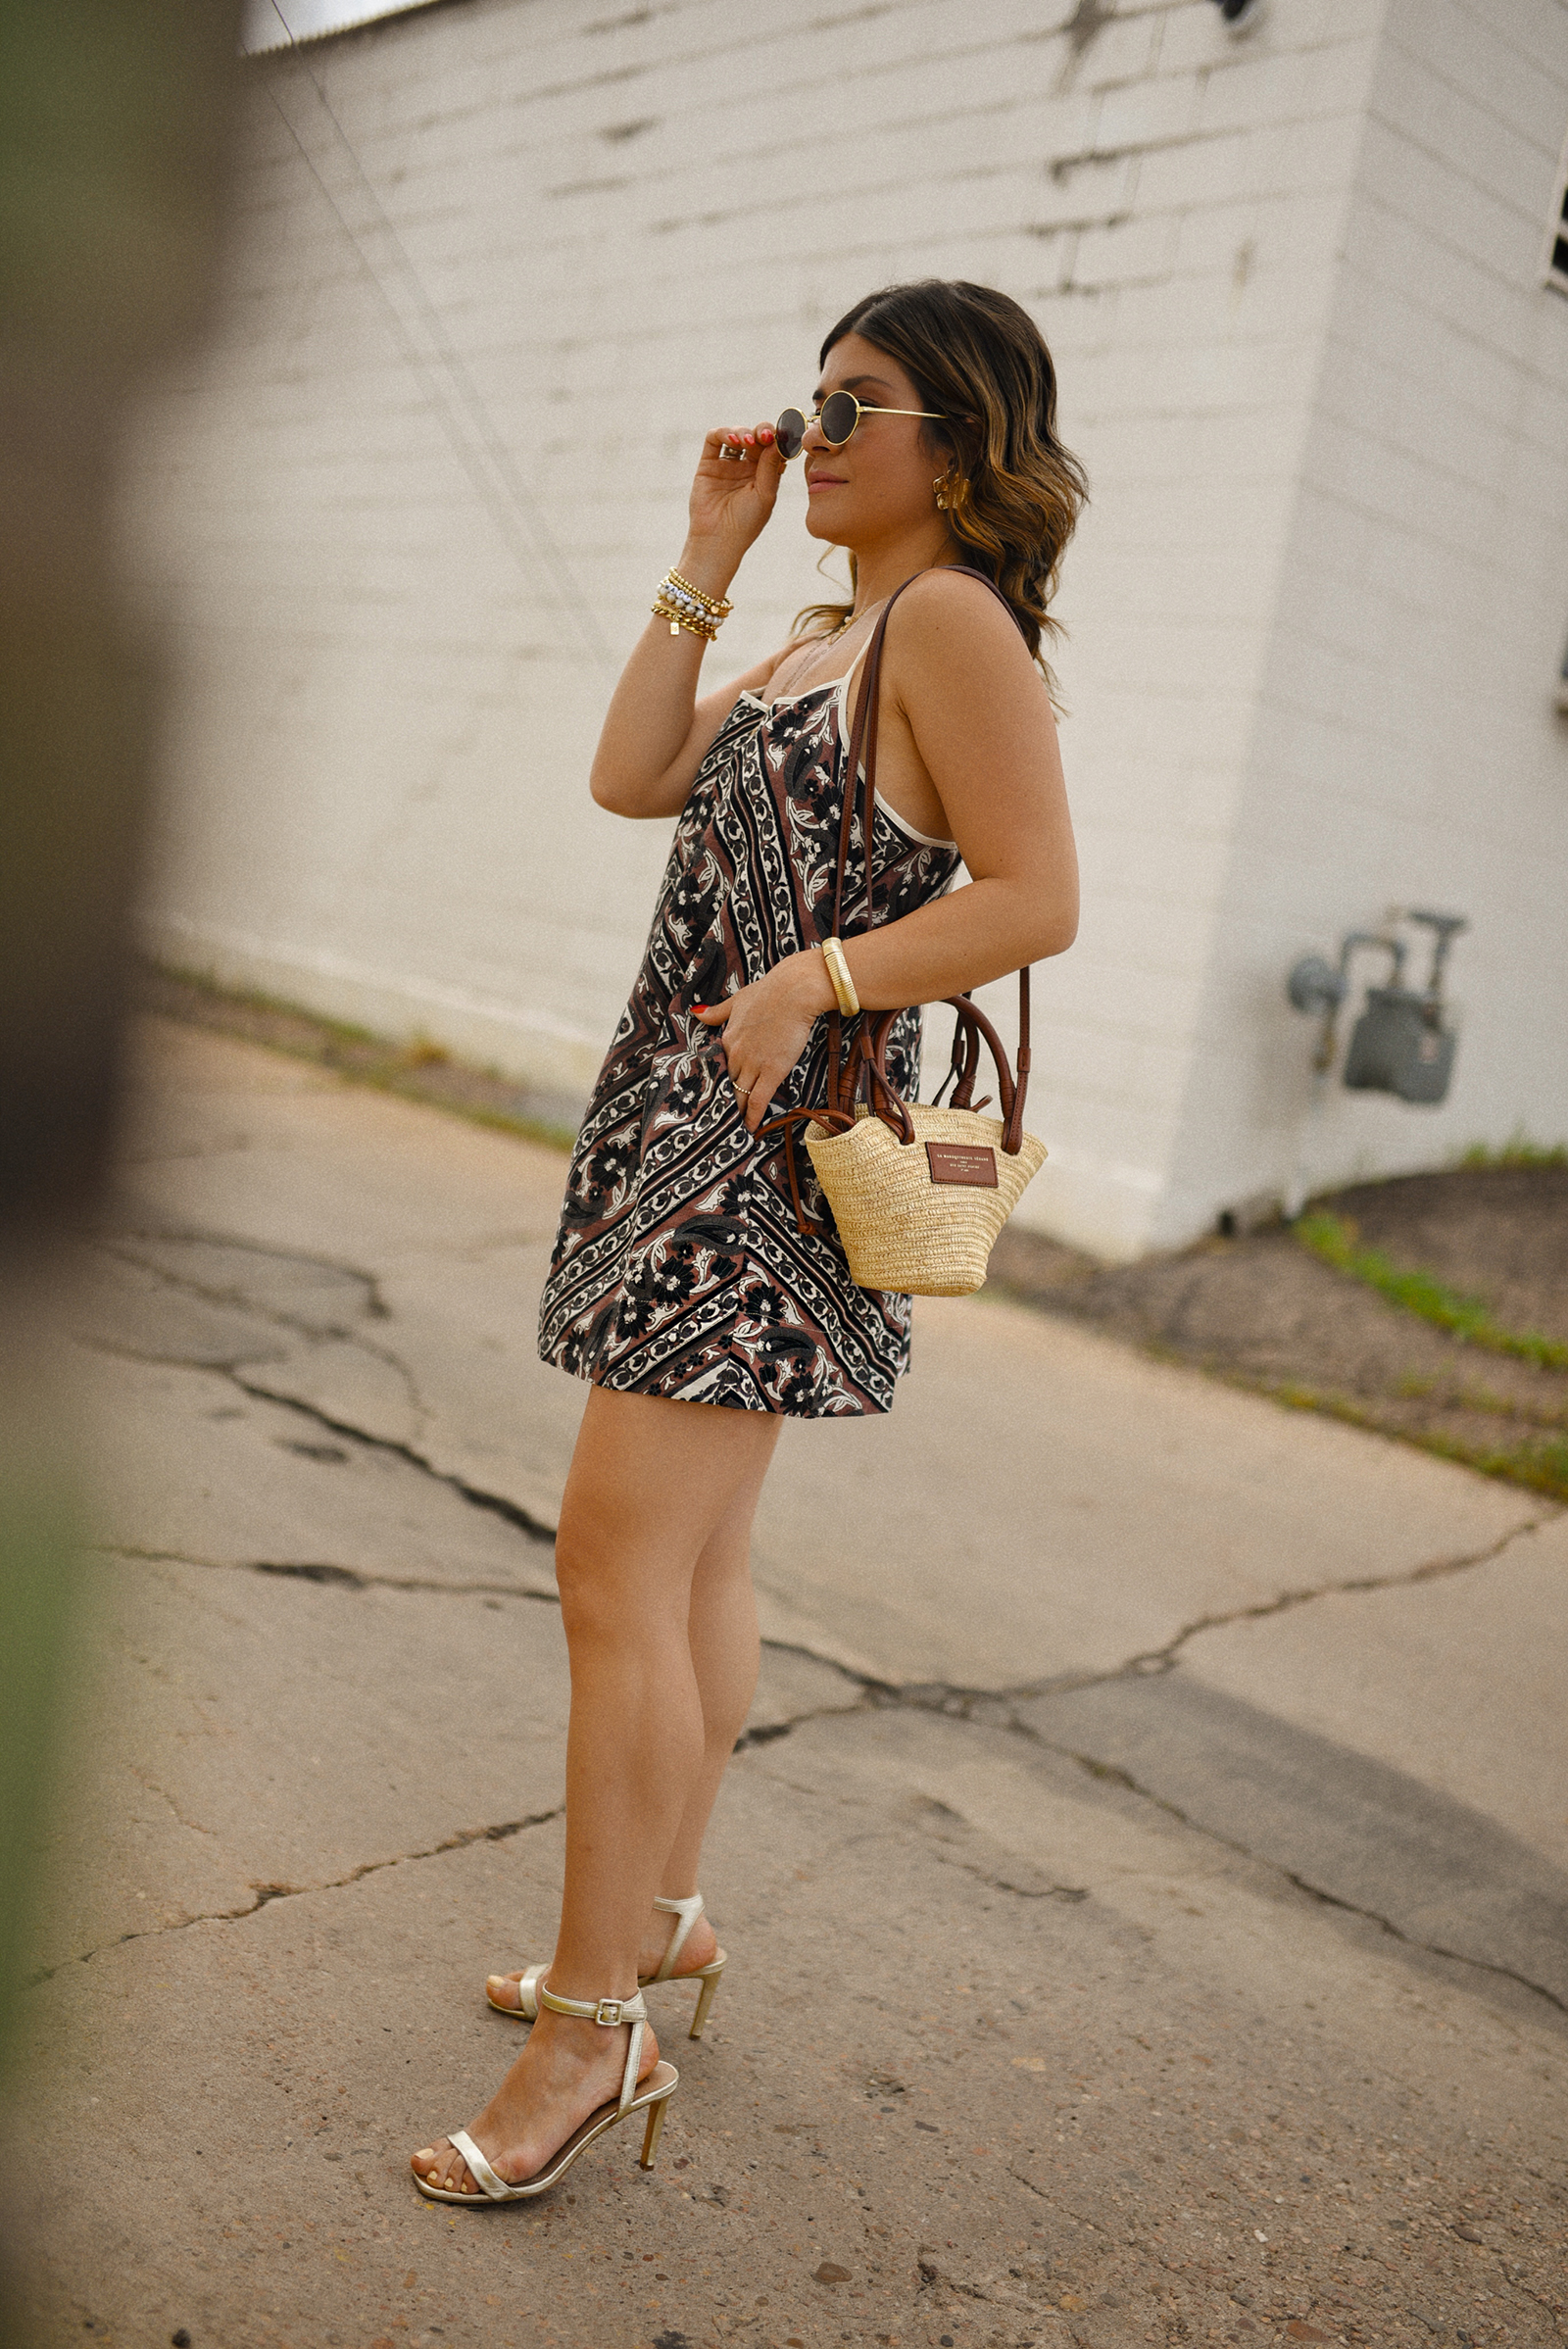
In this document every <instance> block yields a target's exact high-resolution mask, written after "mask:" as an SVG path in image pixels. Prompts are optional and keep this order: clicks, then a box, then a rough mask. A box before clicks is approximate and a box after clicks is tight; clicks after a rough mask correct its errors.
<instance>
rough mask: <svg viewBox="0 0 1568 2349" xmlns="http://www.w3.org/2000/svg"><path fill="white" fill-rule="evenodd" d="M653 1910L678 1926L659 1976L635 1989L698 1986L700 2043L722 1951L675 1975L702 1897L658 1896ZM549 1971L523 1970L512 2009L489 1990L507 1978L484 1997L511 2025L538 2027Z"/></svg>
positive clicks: (695, 2028)
mask: <svg viewBox="0 0 1568 2349" xmlns="http://www.w3.org/2000/svg"><path fill="white" fill-rule="evenodd" d="M654 1906H655V1908H656V1909H662V1911H663V1913H664V1915H665V1916H666V1917H674V1918H677V1919H678V1920H679V1922H678V1923H677V1924H676V1925H675V1927H674V1928H673V1930H672V1932H671V1933H670V1936H669V1946H668V1948H667V1949H666V1950H665V1951H664V1954H663V1956H662V1958H661V1959H660V1961H659V1972H658V1973H657V1974H639V1975H638V1977H637V1987H638V1988H639V1989H640V1990H647V1989H651V1988H652V1987H653V1986H654V1985H655V1984H656V1983H658V1982H697V1983H699V1984H700V1985H701V1986H700V1988H699V1990H698V1993H697V2012H696V2013H695V2014H694V2015H693V2017H692V2028H691V2032H690V2036H691V2037H692V2038H694V2039H700V2038H701V2037H702V2035H703V2026H704V2024H705V2023H706V2022H707V2021H708V2017H709V2014H710V2012H711V2008H712V2004H713V2000H714V1998H715V1996H716V1995H717V1992H718V1978H719V1976H720V1975H721V1974H722V1973H723V1971H724V1967H725V1963H726V1960H725V1956H724V1952H723V1950H722V1949H720V1950H718V1951H717V1952H716V1953H715V1954H714V1955H713V1956H712V1957H711V1958H710V1959H709V1961H708V1963H707V1965H706V1966H699V1967H698V1969H697V1971H696V1973H695V1974H680V1975H677V1974H676V1972H675V1960H676V1959H677V1958H678V1957H679V1956H680V1953H681V1951H682V1950H683V1949H684V1948H685V1946H686V1938H687V1935H688V1934H689V1933H690V1932H691V1930H692V1927H693V1926H694V1925H695V1924H696V1923H697V1920H698V1918H699V1917H700V1916H701V1915H702V1914H703V1896H702V1894H701V1892H694V1893H693V1894H692V1896H691V1898H690V1899H689V1900H665V1899H664V1898H663V1897H662V1896H661V1897H659V1898H657V1899H656V1900H655V1902H654ZM549 1971H550V1962H549V1960H548V1959H547V1960H546V1962H545V1964H544V1965H542V1966H526V1967H524V1969H523V1971H522V1973H521V1975H520V1976H519V1977H518V1980H517V2003H516V2005H515V2006H510V2005H508V2004H507V2002H506V2001H505V2000H504V1999H500V1998H498V1997H497V1996H496V1994H495V1991H494V1990H493V1988H492V1987H491V1984H492V1983H494V1982H501V1983H503V1984H504V1985H505V1986H506V1987H507V1988H509V1989H510V1988H511V1986H512V1981H511V1977H510V1976H509V1975H505V1974H492V1975H491V1977H490V1980H489V1982H486V1983H485V1989H484V1994H485V1996H486V1998H487V1999H488V2000H489V2002H490V2004H491V2005H492V2006H493V2007H494V2008H495V2010H496V2013H497V2014H498V2015H510V2016H511V2017H512V2019H513V2021H514V2023H537V2022H538V2020H539V1984H540V1983H541V1982H543V1980H544V1978H545V1976H546V1975H547V1974H548V1973H549Z"/></svg>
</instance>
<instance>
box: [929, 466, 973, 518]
mask: <svg viewBox="0 0 1568 2349" xmlns="http://www.w3.org/2000/svg"><path fill="white" fill-rule="evenodd" d="M931 487H932V488H933V489H934V490H935V492H936V499H937V509H938V512H939V513H942V514H954V513H956V511H957V509H958V508H959V507H960V506H961V505H962V504H963V502H964V500H965V498H966V497H967V496H968V494H969V484H968V482H967V481H965V479H964V478H963V475H962V474H961V473H953V472H946V473H944V474H943V475H942V477H941V479H940V480H938V481H933V482H932V484H931Z"/></svg>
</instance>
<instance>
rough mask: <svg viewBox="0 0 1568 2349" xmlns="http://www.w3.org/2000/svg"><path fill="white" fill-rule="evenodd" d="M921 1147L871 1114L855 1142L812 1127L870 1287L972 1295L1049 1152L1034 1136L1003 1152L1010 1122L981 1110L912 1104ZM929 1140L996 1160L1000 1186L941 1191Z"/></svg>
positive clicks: (831, 1192)
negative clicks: (933, 1175)
mask: <svg viewBox="0 0 1568 2349" xmlns="http://www.w3.org/2000/svg"><path fill="white" fill-rule="evenodd" d="M909 1115H910V1117H911V1118H912V1119H913V1121H914V1140H913V1142H912V1143H901V1142H900V1141H898V1140H897V1138H896V1137H895V1136H894V1135H893V1134H891V1133H889V1131H888V1129H887V1127H886V1126H885V1125H884V1124H883V1123H882V1120H881V1119H880V1118H879V1117H868V1116H864V1115H861V1116H860V1117H859V1118H858V1121H857V1123H856V1125H855V1127H854V1128H853V1130H852V1131H851V1132H850V1133H848V1134H830V1133H829V1132H828V1131H827V1130H826V1128H825V1127H822V1126H808V1127H807V1129H806V1147H807V1150H809V1153H810V1158H811V1164H812V1165H813V1166H814V1167H815V1169H816V1179H817V1181H818V1182H819V1183H820V1184H821V1186H822V1189H823V1190H824V1191H825V1192H826V1194H827V1198H828V1203H829V1205H830V1206H831V1207H832V1209H833V1220H834V1222H835V1223H836V1224H837V1225H838V1227H839V1238H840V1239H841V1240H842V1241H843V1243H844V1250H845V1253H846V1255H847V1256H848V1257H849V1259H850V1276H851V1278H852V1279H853V1280H854V1281H855V1282H856V1283H857V1284H858V1287H860V1288H861V1289H894V1290H907V1291H910V1292H912V1294H913V1295H914V1296H916V1297H967V1296H968V1294H969V1292H970V1291H971V1290H972V1289H978V1288H979V1287H980V1286H981V1284H982V1283H983V1281H984V1280H985V1277H986V1264H987V1262H988V1260H989V1258H990V1255H991V1250H992V1248H993V1247H994V1246H995V1243H996V1238H997V1234H998V1233H999V1232H1000V1231H1001V1229H1002V1227H1003V1225H1004V1224H1005V1222H1006V1220H1007V1218H1008V1216H1009V1215H1010V1214H1011V1213H1012V1210H1013V1208H1014V1207H1015V1206H1016V1205H1017V1204H1018V1201H1019V1199H1022V1197H1023V1195H1024V1191H1025V1189H1026V1188H1027V1186H1028V1185H1029V1183H1030V1182H1032V1180H1033V1179H1034V1177H1035V1176H1036V1175H1037V1174H1038V1173H1039V1172H1040V1169H1041V1167H1042V1166H1043V1165H1044V1163H1045V1157H1046V1146H1045V1144H1044V1143H1043V1142H1037V1141H1036V1140H1035V1138H1034V1136H1033V1135H1032V1134H1025V1135H1024V1137H1023V1142H1022V1145H1021V1147H1020V1149H1019V1150H1018V1153H1017V1155H1016V1156H1015V1157H1011V1158H1009V1157H1008V1156H1007V1154H1006V1152H1005V1150H1004V1149H1003V1147H1002V1120H1001V1118H1000V1117H980V1116H978V1115H977V1114H976V1112H975V1111H974V1110H973V1109H933V1108H930V1107H927V1106H925V1105H923V1104H922V1103H920V1102H918V1101H914V1102H911V1103H910V1106H909ZM928 1142H955V1143H958V1144H960V1145H961V1146H962V1147H963V1148H965V1149H967V1150H993V1151H995V1153H996V1160H997V1188H996V1189H995V1191H992V1190H991V1189H990V1188H989V1187H986V1186H982V1185H979V1184H969V1183H933V1182H932V1180H931V1165H930V1161H929V1159H928V1158H927V1156H926V1153H925V1146H926V1144H927V1143H928Z"/></svg>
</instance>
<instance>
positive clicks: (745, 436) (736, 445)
mask: <svg viewBox="0 0 1568 2349" xmlns="http://www.w3.org/2000/svg"><path fill="white" fill-rule="evenodd" d="M724 449H728V450H729V452H730V454H729V455H728V456H727V457H726V456H722V455H721V454H720V452H721V451H722V450H724ZM783 478H784V460H783V458H782V457H781V456H780V455H779V453H778V450H777V448H776V446H775V445H774V440H773V427H772V425H771V424H754V425H750V426H748V425H744V424H723V425H720V426H719V427H718V429H717V430H716V431H713V432H710V434H709V435H708V437H707V439H706V440H705V441H704V443H703V453H702V456H701V457H700V458H699V460H698V464H697V475H696V478H695V480H694V481H693V482H692V495H691V508H690V513H691V524H690V530H691V535H690V537H689V539H688V541H687V546H688V549H689V550H690V551H691V552H693V553H694V554H695V552H696V550H697V548H698V547H699V546H700V547H701V549H702V554H703V557H704V558H705V561H704V563H703V567H704V568H705V569H707V568H708V567H709V566H710V564H712V565H714V566H716V568H717V569H720V570H723V571H724V572H725V573H726V575H727V577H733V576H734V573H735V572H736V570H738V569H739V567H740V561H741V557H742V556H743V555H744V554H745V552H746V550H747V548H748V547H749V546H751V544H752V543H753V541H754V540H755V539H757V538H760V535H761V533H762V532H763V530H765V529H766V527H767V523H768V518H769V516H770V515H771V514H772V512H773V502H774V500H775V499H776V498H777V496H778V485H779V483H780V482H781V481H782V480H783ZM697 584H698V585H699V586H700V587H708V585H709V582H708V581H707V580H706V579H699V580H698V581H697ZM710 592H711V590H710Z"/></svg>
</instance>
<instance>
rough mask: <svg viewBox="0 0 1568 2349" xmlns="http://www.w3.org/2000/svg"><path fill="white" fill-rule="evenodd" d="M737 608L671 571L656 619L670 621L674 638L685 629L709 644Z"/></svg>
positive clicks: (656, 607)
mask: <svg viewBox="0 0 1568 2349" xmlns="http://www.w3.org/2000/svg"><path fill="white" fill-rule="evenodd" d="M734 609H735V607H734V605H733V604H731V603H729V602H727V601H726V600H725V598H724V597H723V596H711V595H709V594H708V593H707V591H706V590H705V589H703V588H701V587H694V586H693V584H692V582H691V580H690V579H686V578H683V577H682V576H681V574H680V572H679V571H677V570H674V569H670V570H667V571H666V572H665V573H664V576H663V577H662V579H661V580H660V582H659V592H658V594H657V595H656V596H655V598H654V601H653V605H652V611H653V613H654V616H655V618H656V619H662V620H668V622H669V632H670V634H671V636H678V635H679V634H680V631H681V630H682V628H684V629H685V631H686V633H687V635H688V636H701V637H702V638H703V639H704V640H705V642H707V643H708V644H711V643H712V641H713V639H714V637H715V636H716V635H717V634H718V631H719V628H720V626H721V625H722V623H723V622H724V621H725V620H727V619H728V617H729V615H730V613H731V612H733V611H734Z"/></svg>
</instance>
